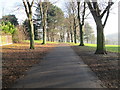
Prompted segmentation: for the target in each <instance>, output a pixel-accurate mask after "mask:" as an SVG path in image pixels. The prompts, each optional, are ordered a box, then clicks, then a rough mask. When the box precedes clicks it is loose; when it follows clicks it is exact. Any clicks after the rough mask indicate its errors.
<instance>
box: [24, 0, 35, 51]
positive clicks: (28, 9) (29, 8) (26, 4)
mask: <svg viewBox="0 0 120 90" xmlns="http://www.w3.org/2000/svg"><path fill="white" fill-rule="evenodd" d="M22 1H23V4H24V7H25V12H26V14H27V17H28V22H29V25H30V26H29V29H30V49H34V27H33V18H32V16H33V15H32V7H33V3H34V0H32V2H31V3H30V2H29V0H26V1H25V0H22Z"/></svg>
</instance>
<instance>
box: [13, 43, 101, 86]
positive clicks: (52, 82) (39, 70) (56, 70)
mask: <svg viewBox="0 0 120 90" xmlns="http://www.w3.org/2000/svg"><path fill="white" fill-rule="evenodd" d="M26 73H27V75H26V76H25V77H23V78H21V79H19V80H18V81H17V83H16V84H15V85H14V86H13V88H103V87H102V86H101V81H100V80H99V79H98V78H97V77H96V75H95V74H94V72H93V71H91V69H90V68H89V67H88V66H87V65H86V64H84V62H83V61H82V59H81V58H80V57H79V56H78V55H77V54H76V53H75V52H74V50H73V49H72V48H71V47H70V46H69V45H67V44H64V45H60V46H58V47H55V49H54V50H52V51H51V52H49V53H48V54H47V55H46V56H45V57H44V58H43V60H42V61H41V62H40V63H39V64H37V65H36V66H34V67H32V68H31V69H30V70H28V71H27V72H26Z"/></svg>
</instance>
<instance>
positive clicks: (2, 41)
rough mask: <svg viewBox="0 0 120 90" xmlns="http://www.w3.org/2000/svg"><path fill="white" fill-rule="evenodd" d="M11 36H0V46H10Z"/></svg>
mask: <svg viewBox="0 0 120 90" xmlns="http://www.w3.org/2000/svg"><path fill="white" fill-rule="evenodd" d="M12 43H13V42H12V36H11V35H0V46H3V45H9V44H12Z"/></svg>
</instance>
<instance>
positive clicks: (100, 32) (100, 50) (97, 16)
mask: <svg viewBox="0 0 120 90" xmlns="http://www.w3.org/2000/svg"><path fill="white" fill-rule="evenodd" d="M94 1H95V0H86V2H87V4H88V7H89V9H90V11H91V14H92V16H93V18H94V20H95V23H96V25H97V49H96V52H95V54H107V53H106V49H105V39H104V27H105V25H106V22H107V19H108V17H109V13H110V8H111V6H112V5H113V4H114V3H113V2H112V0H109V1H108V5H107V6H106V8H105V9H104V10H103V12H102V13H101V11H102V10H100V7H99V4H98V1H97V0H96V2H94ZM105 15H106V16H105ZM103 17H104V18H105V20H104V22H102V20H103V19H104V18H103Z"/></svg>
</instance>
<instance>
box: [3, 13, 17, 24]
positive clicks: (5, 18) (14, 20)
mask: <svg viewBox="0 0 120 90" xmlns="http://www.w3.org/2000/svg"><path fill="white" fill-rule="evenodd" d="M17 20H18V19H17V18H16V16H15V15H6V16H3V17H2V21H7V22H10V23H11V24H13V25H15V26H17V25H18V21H17Z"/></svg>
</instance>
